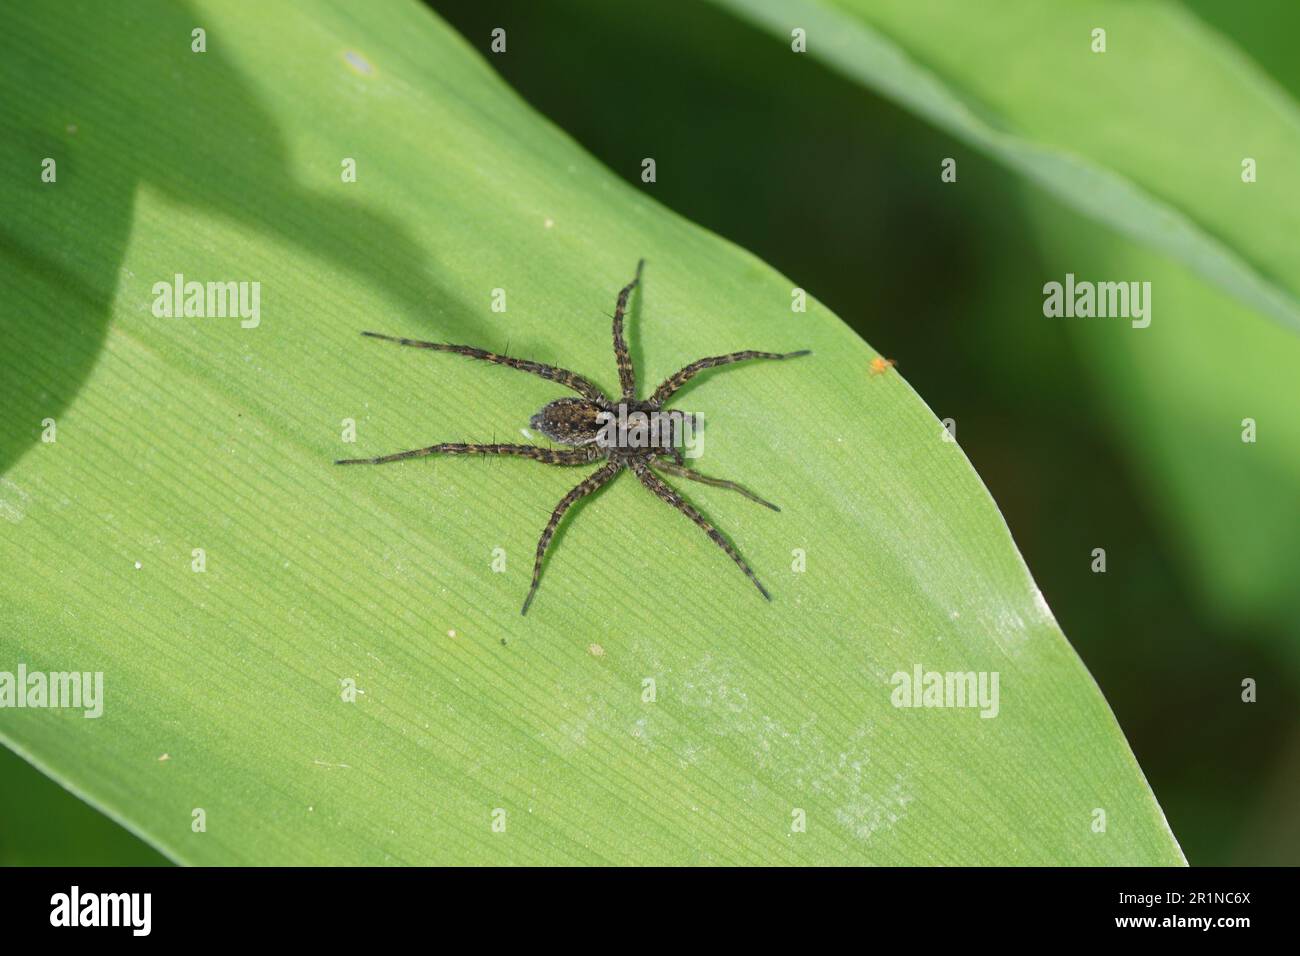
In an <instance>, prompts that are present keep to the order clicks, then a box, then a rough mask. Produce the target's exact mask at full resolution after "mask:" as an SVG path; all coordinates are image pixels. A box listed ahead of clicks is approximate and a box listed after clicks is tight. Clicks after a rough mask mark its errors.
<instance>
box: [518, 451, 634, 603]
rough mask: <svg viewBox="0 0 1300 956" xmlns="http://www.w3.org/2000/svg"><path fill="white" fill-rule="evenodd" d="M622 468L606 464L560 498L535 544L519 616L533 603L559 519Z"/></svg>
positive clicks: (615, 464) (617, 465)
mask: <svg viewBox="0 0 1300 956" xmlns="http://www.w3.org/2000/svg"><path fill="white" fill-rule="evenodd" d="M622 467H623V463H622V462H620V461H611V462H607V463H606V464H604V465H602V466H601V467H600V468H598V469H597V470H596V471H593V472H592V473H591V474H590V475H588V476H587V477H586V478H584V479H583V480H582V481H581V482H580V483H579V484H578V485H577V486H576V487H574V488H573V490H571V491H570V492H569V493H568V494H567V495H565V496H564V497H563V498H561V499H560V503H559V504H558V505H556V506H555V510H554V511H552V512H551V520H550V521H548V522H546V530H545V531H543V532H542V536H541V538H540V539H539V540H538V542H537V558H536V559H535V560H534V561H533V583H532V584H531V585H530V586H529V588H528V597H526V598H524V606H523V609H522V610H521V611H520V612H519V613H520V614H527V613H528V605H530V604H532V603H533V595H534V594H536V593H537V582H538V581H539V580H540V579H541V577H542V558H543V556H544V555H545V554H546V549H547V548H548V547H549V546H550V544H551V537H552V536H553V535H554V534H555V529H556V528H557V527H559V524H560V519H561V518H563V517H564V513H565V512H566V511H568V510H569V508H570V507H572V506H573V504H574V502H576V501H578V500H579V499H580V498H585V497H586V496H587V495H589V494H591V493H592V492H593V491H595V490H596V489H597V488H599V487H600V486H601V485H603V484H605V482H607V481H609V480H610V479H611V478H613V477H614V476H615V475H617V474H618V472H619V469H621V468H622Z"/></svg>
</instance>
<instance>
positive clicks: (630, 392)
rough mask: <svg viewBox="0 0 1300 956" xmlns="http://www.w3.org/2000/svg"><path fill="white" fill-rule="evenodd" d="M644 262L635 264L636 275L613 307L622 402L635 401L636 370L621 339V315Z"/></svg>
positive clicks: (615, 351) (616, 356)
mask: <svg viewBox="0 0 1300 956" xmlns="http://www.w3.org/2000/svg"><path fill="white" fill-rule="evenodd" d="M644 265H645V260H644V259H641V260H638V261H637V264H636V275H635V276H633V277H632V281H631V282H629V283H628V284H627V285H625V286H623V291H622V292H620V293H619V294H618V305H616V306H615V307H614V359H615V360H616V361H617V362H618V383H619V385H620V386H621V387H622V389H623V401H625V402H633V401H636V370H635V369H633V367H632V355H631V353H629V352H628V348H627V341H626V340H625V339H624V338H623V313H624V312H625V311H626V310H627V300H628V298H630V297H631V295H632V290H633V289H635V288H636V287H637V283H638V282H640V281H641V268H642V266H644Z"/></svg>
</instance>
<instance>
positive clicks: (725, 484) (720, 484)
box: [650, 457, 781, 511]
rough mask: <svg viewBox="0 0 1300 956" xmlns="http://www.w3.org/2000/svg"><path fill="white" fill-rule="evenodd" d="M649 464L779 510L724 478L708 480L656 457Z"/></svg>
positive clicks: (683, 467)
mask: <svg viewBox="0 0 1300 956" xmlns="http://www.w3.org/2000/svg"><path fill="white" fill-rule="evenodd" d="M650 464H651V465H652V466H653V467H655V468H658V469H659V470H660V471H664V472H667V473H668V474H670V475H676V476H677V477H678V478H689V479H690V480H691V481H698V482H702V483H703V484H706V485H712V486H713V487H715V488H730V489H731V490H732V491H738V492H740V493H741V494H742V495H744V496H745V497H746V498H748V499H749V500H750V501H756V502H758V503H759V504H760V505H762V506H763V507H765V508H771V509H772V510H773V511H780V510H781V509H780V508H778V507H777V506H776V505H774V504H772V502H770V501H767V500H766V499H764V498H760V497H759V496H758V495H756V494H754V493H753V492H752V491H750V490H749V489H748V488H746V487H745V486H744V485H739V484H737V483H736V482H734V481H727V480H726V479H725V478H710V477H709V476H708V475H702V474H700V473H699V472H698V471H696V470H695V469H693V468H687V467H686V466H685V465H680V464H674V463H673V462H670V461H665V460H664V459H662V458H658V457H656V458H653V459H651V461H650Z"/></svg>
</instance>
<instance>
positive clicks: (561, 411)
mask: <svg viewBox="0 0 1300 956" xmlns="http://www.w3.org/2000/svg"><path fill="white" fill-rule="evenodd" d="M601 411H602V409H601V407H600V406H599V405H597V404H596V403H595V402H590V401H587V400H586V399H585V398H557V399H556V400H555V401H553V402H551V403H550V404H548V405H546V406H544V407H543V408H542V410H541V411H539V412H538V413H537V414H536V415H534V416H533V417H532V418H531V419H529V422H528V424H530V425H531V426H532V427H533V428H535V429H537V430H538V431H539V432H541V433H542V434H543V435H545V436H546V437H547V438H549V439H550V440H551V441H554V442H559V443H560V444H561V445H590V444H591V443H593V442H594V441H595V440H596V438H597V436H598V435H599V434H600V428H601V424H602V422H601V417H600V413H601Z"/></svg>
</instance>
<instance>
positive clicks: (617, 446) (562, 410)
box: [335, 259, 811, 614]
mask: <svg viewBox="0 0 1300 956" xmlns="http://www.w3.org/2000/svg"><path fill="white" fill-rule="evenodd" d="M644 265H645V260H644V259H642V260H641V261H640V262H638V263H637V267H636V275H635V276H634V277H633V279H632V281H631V282H629V283H628V284H627V285H626V286H624V287H623V290H622V291H621V292H619V294H618V303H617V305H616V306H615V308H614V315H613V316H612V318H613V320H614V358H615V361H616V362H617V365H618V380H619V384H620V385H621V387H622V390H623V394H622V396H621V397H620V398H619V400H618V401H617V402H615V401H611V400H610V399H609V398H608V397H606V395H605V394H604V393H603V392H602V391H601V390H600V389H599V388H597V387H596V386H595V385H594V384H592V383H591V382H590V381H589V380H587V379H585V378H583V377H582V376H581V375H578V374H577V373H576V372H570V371H569V370H568V369H564V368H557V367H555V366H552V365H543V364H542V363H540V362H530V361H527V360H526V359H517V358H511V357H510V356H508V355H498V354H496V353H495V352H488V351H486V350H484V349H479V348H474V347H473V346H469V345H448V344H446V343H443V342H419V341H416V340H414V339H406V338H400V337H397V336H392V335H383V334H381V333H379V332H362V333H361V334H362V335H365V336H369V337H370V338H374V339H382V340H384V341H386V342H395V343H397V344H398V345H409V346H411V347H412V348H418V349H433V350H434V351H436V352H454V353H455V354H457V355H464V356H466V357H468V358H473V359H480V360H482V361H484V362H491V363H493V364H494V365H505V366H507V367H509V368H517V369H519V370H520V371H524V372H531V373H532V374H534V375H539V376H541V377H542V378H544V379H546V380H548V381H552V382H556V383H558V384H560V385H563V386H565V387H566V388H569V389H572V390H573V391H575V392H577V393H578V394H579V395H580V396H582V397H581V398H557V399H556V400H555V401H553V402H550V403H549V404H547V405H545V406H544V407H543V408H542V409H541V411H539V412H538V413H537V414H536V415H534V416H533V417H532V419H531V420H530V424H531V425H532V427H533V428H535V429H537V430H538V431H540V432H541V433H542V434H543V435H545V436H546V437H547V438H549V439H551V440H552V441H555V442H557V443H559V444H560V445H564V446H568V447H565V448H544V447H539V446H536V445H500V444H490V445H469V444H463V443H459V442H444V443H442V444H438V445H430V446H429V447H428V448H413V449H411V450H410V451H399V452H396V453H394V454H391V455H381V456H379V457H378V458H344V459H340V460H338V461H336V462H335V464H336V465H382V464H386V463H388V462H392V461H403V460H405V459H407V458H423V457H425V456H427V455H472V454H481V455H508V456H514V457H518V458H531V459H533V460H534V461H539V462H541V463H542V464H544V465H587V464H591V463H594V462H597V461H603V462H604V464H602V465H601V466H600V468H598V469H597V470H596V471H594V472H592V473H591V474H590V475H588V476H587V477H586V478H585V479H583V480H582V481H581V482H580V483H579V484H578V485H577V486H575V487H574V488H573V489H572V490H571V491H570V492H569V493H568V494H567V495H565V496H564V497H563V498H561V499H560V503H559V504H558V505H556V506H555V510H554V511H552V512H551V518H550V520H549V521H548V522H547V523H546V528H545V530H543V531H542V536H541V538H540V539H539V540H538V542H537V555H536V557H535V558H534V560H533V578H532V583H531V585H530V586H529V588H528V596H527V597H525V598H524V606H523V608H522V609H521V610H520V612H519V613H520V614H527V613H528V607H529V605H531V604H532V603H533V596H534V595H535V594H536V593H537V585H538V582H539V581H540V580H541V574H542V559H543V557H544V556H545V555H546V549H547V547H548V546H549V545H550V543H551V538H552V537H553V536H554V534H555V529H556V528H557V527H559V524H560V521H561V519H563V517H564V514H565V512H567V511H568V510H569V509H570V508H571V507H573V505H574V504H575V503H576V502H578V501H579V500H581V499H583V498H585V497H587V496H588V495H590V494H591V493H592V492H594V491H596V490H597V489H598V488H600V487H602V486H603V485H606V484H608V483H609V482H610V481H611V480H612V479H613V478H614V477H615V476H616V475H618V473H619V472H621V471H622V470H623V469H624V468H627V469H629V470H630V471H631V472H632V473H633V474H634V475H636V477H637V478H638V479H639V480H640V482H641V484H643V485H644V486H645V487H646V488H647V489H648V490H649V491H651V492H652V493H654V495H655V496H657V497H658V498H660V499H661V500H663V501H664V502H666V503H667V504H669V505H671V506H672V507H674V508H676V509H677V510H678V511H680V512H681V513H682V514H684V515H686V517H688V518H690V519H691V521H693V522H695V524H696V525H698V526H699V527H700V528H701V529H702V530H703V531H704V533H705V534H707V535H708V536H709V537H710V538H712V539H713V542H714V544H716V545H717V546H718V547H720V548H721V549H722V550H723V551H725V552H726V553H727V555H728V556H729V557H730V558H731V560H733V561H735V562H736V564H737V566H739V568H740V570H741V571H743V572H745V576H746V577H748V578H749V580H750V581H752V582H753V583H754V586H755V587H756V588H758V590H759V593H760V594H762V595H763V597H764V598H766V599H767V600H769V601H770V600H771V599H772V596H771V595H770V594H768V593H767V589H766V588H765V587H763V585H762V584H761V583H760V582H759V580H758V578H757V577H755V575H754V572H753V571H751V570H750V567H749V565H748V564H746V563H745V559H744V558H742V557H741V556H740V553H739V552H738V551H737V550H736V549H735V548H734V547H733V546H732V544H731V542H730V541H728V540H727V539H726V538H725V537H723V535H722V534H721V532H719V531H718V530H717V529H716V528H715V527H713V525H712V524H710V523H709V522H708V520H707V519H706V518H705V517H704V516H703V515H701V514H700V513H699V512H698V511H696V510H695V508H694V507H693V506H692V505H691V503H690V502H688V501H686V500H685V499H684V498H683V497H682V496H681V495H679V494H678V493H677V491H676V490H674V489H673V488H672V486H670V485H668V484H667V483H666V482H664V481H663V479H661V478H660V477H659V476H658V475H657V474H656V473H655V472H656V471H660V472H663V473H665V474H669V475H674V476H676V477H678V478H686V479H689V480H691V481H698V482H701V483H703V484H706V485H712V486H714V487H715V488H730V489H731V490H732V491H736V492H739V493H740V494H742V495H744V496H745V497H746V498H748V499H750V500H751V501H755V502H757V503H758V504H761V505H764V506H765V507H768V508H771V509H772V510H773V511H780V510H781V509H780V508H778V507H777V506H776V505H774V504H772V503H771V502H770V501H765V500H764V499H762V498H760V497H759V496H758V495H756V494H754V493H753V492H752V491H749V490H748V489H746V488H744V487H742V486H741V485H738V484H737V483H736V482H734V481H726V480H723V479H721V478H712V477H709V476H707V475H703V474H701V473H699V472H698V471H695V470H693V469H691V468H688V467H686V465H685V463H684V462H683V460H682V453H681V450H680V448H679V447H678V445H679V440H678V439H679V437H680V436H679V431H678V429H676V428H668V429H645V428H642V429H639V430H638V429H637V428H636V427H633V428H630V429H629V428H627V427H625V425H624V422H626V421H628V420H629V419H631V420H632V421H633V422H636V421H638V420H637V419H636V418H635V415H636V413H638V412H640V413H643V414H644V415H645V416H646V418H647V419H649V418H650V417H651V416H654V415H659V416H668V415H679V416H680V415H681V414H682V413H680V412H669V413H665V412H663V405H664V403H665V402H667V401H668V400H669V399H671V398H672V397H673V395H674V393H676V392H677V390H678V389H680V388H681V387H682V386H683V385H685V384H686V383H687V382H689V381H690V380H691V379H692V378H694V377H695V376H696V375H698V374H699V373H700V372H703V371H704V370H705V369H710V368H716V367H717V366H719V365H730V364H731V363H733V362H743V361H746V360H748V359H778V360H779V359H789V358H796V357H798V356H800V355H809V354H811V353H810V351H809V350H808V349H804V350H802V351H798V352H786V353H779V352H755V351H745V352H732V353H730V354H729V355H715V356H711V357H709V358H702V359H697V360H696V361H694V362H691V363H690V364H689V365H687V366H686V367H684V368H682V369H681V370H680V371H678V372H677V373H676V374H674V375H672V376H670V377H669V378H668V379H666V380H665V381H664V382H663V384H661V385H660V386H659V387H658V388H656V389H655V390H654V392H653V393H652V394H651V395H650V397H649V398H648V399H645V400H644V401H642V400H638V399H637V397H636V373H635V371H634V370H633V368H632V358H631V356H630V355H629V354H628V348H627V342H626V340H625V339H624V338H623V314H624V312H625V311H626V309H627V303H628V299H629V298H630V297H631V295H632V290H633V289H635V288H636V287H637V285H638V284H639V283H640V281H641V269H642V267H643V266H644ZM691 418H692V419H693V418H694V416H691ZM615 420H617V422H618V425H619V427H618V428H617V430H615V429H613V428H612V427H610V426H611V425H612V423H614V422H615ZM678 421H680V419H679V420H678ZM665 431H666V432H667V434H664V432H665Z"/></svg>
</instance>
